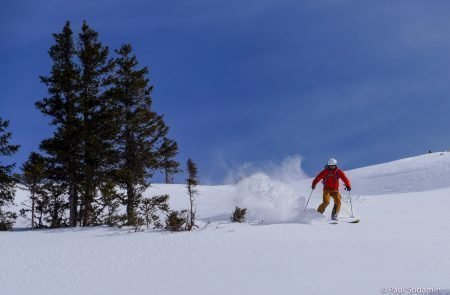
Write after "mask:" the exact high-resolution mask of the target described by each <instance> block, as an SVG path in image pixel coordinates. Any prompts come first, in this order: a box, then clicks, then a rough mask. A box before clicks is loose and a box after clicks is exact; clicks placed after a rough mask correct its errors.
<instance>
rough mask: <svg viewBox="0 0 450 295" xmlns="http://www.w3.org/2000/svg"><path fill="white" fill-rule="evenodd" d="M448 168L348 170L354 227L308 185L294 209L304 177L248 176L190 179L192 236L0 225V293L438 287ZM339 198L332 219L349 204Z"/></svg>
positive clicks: (444, 266)
mask: <svg viewBox="0 0 450 295" xmlns="http://www.w3.org/2000/svg"><path fill="white" fill-rule="evenodd" d="M449 164H450V158H449V154H447V153H445V154H443V155H440V154H430V155H424V156H420V157H415V158H410V159H404V160H400V161H395V162H391V163H386V164H382V165H376V166H371V167H366V168H361V169H356V170H353V171H349V175H350V177H351V179H352V181H353V186H354V190H355V193H354V197H353V205H354V208H355V211H356V213H357V215H358V216H359V217H360V218H361V220H362V222H361V223H360V224H347V223H340V224H338V225H330V224H328V222H327V219H328V217H321V216H317V215H316V214H315V212H314V211H315V210H314V208H316V206H317V205H318V204H319V203H320V191H319V190H316V191H315V192H314V194H313V197H312V198H311V203H310V206H309V207H310V209H309V210H308V211H307V213H308V214H307V215H303V214H302V210H303V209H302V208H303V206H304V204H305V197H307V196H308V193H309V185H310V181H311V179H306V180H303V181H298V182H294V183H284V182H281V181H279V180H274V179H272V178H270V177H268V176H266V175H264V174H255V175H252V176H250V177H249V178H247V179H245V180H244V181H242V182H241V183H239V184H238V185H233V186H201V187H200V188H199V191H200V196H199V198H198V216H199V219H200V221H199V224H200V225H201V228H200V229H199V230H197V231H195V232H192V233H168V232H165V231H146V232H142V233H130V232H128V230H126V229H122V230H119V229H115V228H107V227H99V228H93V229H85V228H82V229H61V230H40V231H34V232H31V231H26V230H18V231H15V232H9V233H0V251H2V253H6V254H4V255H1V256H0V265H1V266H2V268H3V269H5V270H7V271H4V272H2V275H1V276H0V294H26V293H30V292H32V293H33V294H36V295H39V294H60V293H64V294H69V295H70V294H79V293H83V294H125V293H126V294H180V293H184V294H199V295H200V294H208V295H209V294H381V291H382V289H383V288H401V287H403V288H408V287H410V288H418V287H424V288H442V289H445V288H447V289H450V280H449V275H448V274H450V255H449V252H448V251H449V250H448V249H449V248H448V245H449V244H450V235H449V234H448V233H449V232H450V217H449V216H450V215H449V214H448V210H449V209H448V208H450V180H449V179H448V178H450V169H449V167H450V166H449ZM386 192H388V194H387V193H386ZM161 193H169V194H170V195H171V204H172V207H174V208H176V209H181V208H185V207H186V206H187V197H186V193H185V188H184V186H183V185H163V184H158V185H154V187H153V188H152V189H150V190H149V191H148V194H149V195H151V194H161ZM19 195H20V197H22V198H23V197H24V194H23V193H22V192H21V193H20V194H19ZM372 195H377V196H376V197H374V196H372ZM344 197H345V201H346V202H345V203H344V205H343V210H342V214H341V215H342V216H345V215H349V212H350V211H349V204H348V202H347V201H348V199H347V195H344ZM236 205H240V206H243V205H245V206H246V207H247V208H248V209H249V214H250V216H249V219H250V221H254V222H252V223H250V224H249V223H246V224H231V223H229V221H228V220H229V216H230V214H231V212H232V210H233V208H234V206H236ZM330 207H331V206H330ZM330 210H331V208H328V209H327V211H326V214H327V215H329V214H330ZM261 220H263V221H264V222H263V223H258V221H261ZM391 291H392V292H391V294H395V293H393V292H394V291H395V290H394V289H391ZM386 294H388V293H386ZM397 294H399V293H397ZM404 294H408V293H406V289H405V293H404ZM410 294H412V293H410ZM416 294H417V293H416ZM440 294H445V293H444V292H441V293H440ZM448 294H450V293H448Z"/></svg>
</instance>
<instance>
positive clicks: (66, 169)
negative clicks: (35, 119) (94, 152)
mask: <svg viewBox="0 0 450 295" xmlns="http://www.w3.org/2000/svg"><path fill="white" fill-rule="evenodd" d="M53 37H54V39H55V42H56V44H55V45H53V46H52V47H51V48H50V50H49V55H50V57H51V59H52V62H53V65H52V70H51V73H50V76H48V77H45V76H41V81H42V83H44V84H45V85H46V86H47V88H48V93H49V96H48V97H46V98H44V99H43V100H41V101H39V102H37V103H36V107H37V108H38V109H39V110H40V111H41V112H42V113H43V114H44V115H47V116H49V117H51V118H52V120H51V124H52V125H53V126H55V127H56V130H55V132H54V134H53V137H52V138H49V139H46V140H44V141H43V142H42V143H41V146H40V148H41V150H43V151H44V152H46V153H47V155H48V156H49V157H50V158H52V161H53V162H54V163H55V167H59V168H60V169H61V170H62V173H61V176H62V179H61V181H63V182H65V183H66V184H67V187H68V194H69V225H70V226H76V222H77V219H78V203H79V192H80V187H79V184H78V183H79V182H80V179H81V156H82V149H81V131H82V130H81V126H82V125H81V123H82V122H81V121H80V117H79V105H80V103H79V97H78V92H79V84H80V78H81V77H80V75H81V71H80V68H79V67H78V65H77V64H76V62H75V61H74V59H75V57H76V49H75V45H74V41H73V32H72V29H71V27H70V22H66V24H65V26H64V28H63V30H62V32H61V33H59V34H53Z"/></svg>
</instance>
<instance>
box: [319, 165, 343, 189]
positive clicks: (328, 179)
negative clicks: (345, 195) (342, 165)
mask: <svg viewBox="0 0 450 295" xmlns="http://www.w3.org/2000/svg"><path fill="white" fill-rule="evenodd" d="M322 179H323V189H332V190H338V189H339V179H342V181H343V182H344V183H345V185H346V186H348V187H351V185H350V181H349V180H348V178H347V176H346V175H345V173H344V171H342V170H341V169H339V168H336V169H334V170H329V169H327V168H325V169H324V170H323V171H322V172H320V173H319V174H318V175H317V176H316V178H314V180H313V183H312V184H313V186H316V185H317V183H319V181H321V180H322Z"/></svg>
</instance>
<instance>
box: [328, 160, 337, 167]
mask: <svg viewBox="0 0 450 295" xmlns="http://www.w3.org/2000/svg"><path fill="white" fill-rule="evenodd" d="M336 165H337V160H336V159H335V158H330V159H329V160H328V166H336Z"/></svg>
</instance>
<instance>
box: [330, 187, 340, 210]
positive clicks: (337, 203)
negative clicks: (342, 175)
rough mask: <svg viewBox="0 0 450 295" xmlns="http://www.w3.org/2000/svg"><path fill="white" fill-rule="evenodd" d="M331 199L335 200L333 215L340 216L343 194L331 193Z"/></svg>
mask: <svg viewBox="0 0 450 295" xmlns="http://www.w3.org/2000/svg"><path fill="white" fill-rule="evenodd" d="M331 197H332V198H333V200H334V206H333V215H334V216H338V215H339V211H340V210H341V194H340V193H339V191H334V192H332V193H331Z"/></svg>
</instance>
